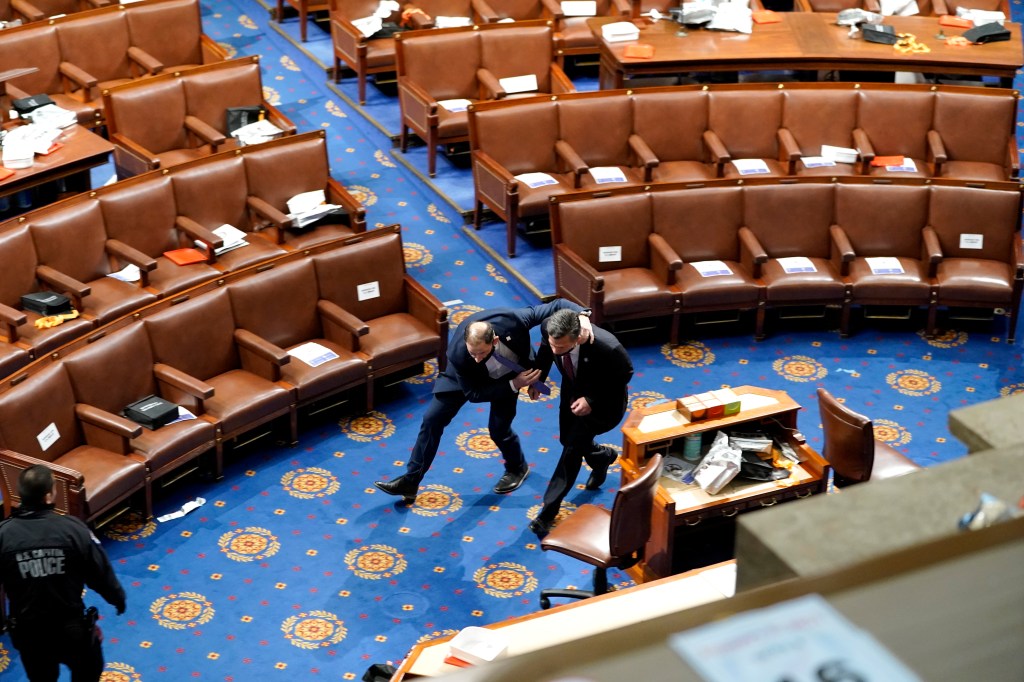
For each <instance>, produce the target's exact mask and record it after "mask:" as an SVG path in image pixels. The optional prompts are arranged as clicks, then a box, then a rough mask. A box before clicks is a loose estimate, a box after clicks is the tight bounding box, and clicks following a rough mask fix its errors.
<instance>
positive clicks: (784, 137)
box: [777, 128, 803, 175]
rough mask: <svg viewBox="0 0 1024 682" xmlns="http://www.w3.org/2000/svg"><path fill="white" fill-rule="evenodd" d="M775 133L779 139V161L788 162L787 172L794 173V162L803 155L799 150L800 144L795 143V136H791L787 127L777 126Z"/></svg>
mask: <svg viewBox="0 0 1024 682" xmlns="http://www.w3.org/2000/svg"><path fill="white" fill-rule="evenodd" d="M777 135H778V139H779V161H781V162H783V163H786V164H788V170H787V171H786V173H787V174H789V175H796V170H797V169H796V164H797V163H798V162H799V161H800V158H801V157H802V156H803V154H802V153H801V152H800V145H798V144H797V143H796V138H795V137H793V133H792V132H790V130H789V128H779V130H778V131H777Z"/></svg>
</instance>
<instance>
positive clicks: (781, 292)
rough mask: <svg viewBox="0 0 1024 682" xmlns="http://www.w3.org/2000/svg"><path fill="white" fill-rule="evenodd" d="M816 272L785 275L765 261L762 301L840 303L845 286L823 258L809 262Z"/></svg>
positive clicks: (762, 271)
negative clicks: (763, 295)
mask: <svg viewBox="0 0 1024 682" xmlns="http://www.w3.org/2000/svg"><path fill="white" fill-rule="evenodd" d="M810 261H811V263H813V264H814V267H815V268H816V272H797V273H788V272H785V271H784V270H783V269H782V266H781V265H779V262H778V261H777V260H775V259H774V258H773V259H769V260H768V262H767V263H765V264H764V266H763V268H762V270H761V274H762V279H763V280H764V283H765V286H766V289H765V298H766V299H767V300H768V301H769V302H772V303H793V304H800V303H825V302H837V303H838V302H840V301H842V300H843V294H844V293H845V289H846V287H845V285H844V284H843V282H842V281H841V280H840V279H839V275H838V274H836V271H835V270H834V269H833V268H832V264H831V263H829V262H828V261H827V260H825V259H824V258H811V259H810Z"/></svg>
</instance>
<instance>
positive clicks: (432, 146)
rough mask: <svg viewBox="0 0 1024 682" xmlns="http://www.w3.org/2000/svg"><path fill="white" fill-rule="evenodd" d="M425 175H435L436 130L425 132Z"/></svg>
mask: <svg viewBox="0 0 1024 682" xmlns="http://www.w3.org/2000/svg"><path fill="white" fill-rule="evenodd" d="M427 174H428V175H430V177H434V176H435V175H437V128H431V129H430V130H429V131H427Z"/></svg>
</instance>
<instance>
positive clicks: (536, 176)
mask: <svg viewBox="0 0 1024 682" xmlns="http://www.w3.org/2000/svg"><path fill="white" fill-rule="evenodd" d="M515 179H516V180H518V181H519V182H521V183H523V184H524V185H526V186H527V187H529V188H530V189H537V188H538V187H544V186H545V185H557V184H558V180H555V179H554V178H553V177H551V176H550V175H548V174H547V173H520V174H519V175H516V176H515Z"/></svg>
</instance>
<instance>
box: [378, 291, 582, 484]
mask: <svg viewBox="0 0 1024 682" xmlns="http://www.w3.org/2000/svg"><path fill="white" fill-rule="evenodd" d="M558 311H566V312H567V314H568V315H570V316H572V317H573V318H575V319H577V324H579V317H580V313H582V312H583V309H582V308H580V307H579V306H578V305H576V304H575V303H571V302H569V301H564V300H561V299H556V300H554V301H551V302H550V303H545V304H542V305H537V306H532V307H529V308H518V309H516V308H495V309H492V310H484V311H481V312H479V313H474V314H472V315H470V316H469V317H467V318H466V319H465V320H464V321H463V322H462V324H460V325H459V326H458V328H457V329H456V330H455V334H454V338H455V339H456V341H455V342H454V343H452V344H451V345H449V346H448V366H447V368H445V370H444V371H443V372H441V374H440V375H439V376H438V377H437V381H435V382H434V392H433V396H432V397H431V401H430V406H429V407H428V408H427V412H426V414H424V415H423V422H422V423H421V425H420V433H419V436H418V437H417V438H416V444H415V445H414V446H413V449H412V455H411V456H410V457H409V461H408V463H406V467H405V469H406V470H405V473H404V474H403V475H402V476H399V477H398V478H396V479H394V480H391V481H377V482H375V483H374V485H375V486H377V488H379V489H380V490H382V491H384V492H386V493H388V494H389V495H399V496H401V497H402V498H403V499H404V500H405V502H406V503H409V502H412V501H414V500H415V499H416V492H417V491H418V490H419V485H420V481H421V480H423V477H424V476H425V475H426V473H427V471H428V470H429V469H430V465H431V463H432V462H433V461H434V456H435V455H436V454H437V448H438V446H439V445H440V443H441V436H442V435H443V434H444V429H445V427H446V426H448V424H450V423H451V421H452V419H454V418H455V415H456V414H458V412H459V410H460V409H462V406H463V405H465V404H466V402H467V401H468V402H472V403H490V404H491V413H490V417H489V419H488V422H487V427H488V429H489V431H490V436H491V440H493V441H494V444H495V445H496V446H498V450H500V451H501V454H502V456H503V457H504V458H505V474H504V475H503V476H502V477H501V479H499V481H498V483H497V485H495V486H494V492H496V493H499V494H503V493H510V492H512V491H513V490H515V489H516V488H518V487H519V486H520V485H522V484H523V481H524V480H526V475H527V474H528V473H529V472H530V469H529V466H528V465H527V463H526V457H525V456H524V455H523V449H522V446H521V445H520V444H519V436H518V435H517V434H516V432H515V431H513V430H512V420H513V419H514V418H515V416H516V407H517V405H518V403H519V389H521V388H523V387H526V386H531V385H533V384H534V383H536V382H537V381H539V380H540V377H541V373H540V371H539V370H537V369H535V368H534V364H535V363H534V360H535V358H534V351H533V344H532V343H531V342H530V330H531V329H532V328H533V327H536V326H537V325H539V324H540V323H541V322H543V321H544V320H545V319H547V318H548V317H549V316H551V315H552V314H554V313H555V312H558ZM583 319H586V318H585V317H584V318H583ZM585 324H586V326H587V328H588V329H589V326H590V323H589V322H586V323H585ZM534 390H535V391H537V390H541V389H536V388H535V389H534Z"/></svg>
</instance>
